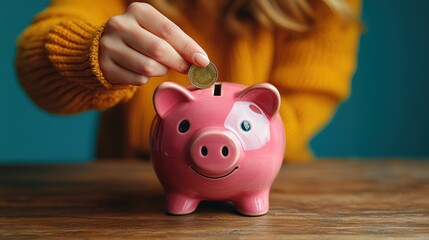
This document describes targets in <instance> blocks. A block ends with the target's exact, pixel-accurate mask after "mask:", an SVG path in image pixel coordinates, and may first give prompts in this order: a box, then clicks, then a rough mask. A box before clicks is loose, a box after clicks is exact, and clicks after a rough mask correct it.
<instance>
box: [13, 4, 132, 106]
mask: <svg viewBox="0 0 429 240" xmlns="http://www.w3.org/2000/svg"><path fill="white" fill-rule="evenodd" d="M77 2H79V1H77ZM64 5H67V4H63V3H62V1H57V2H54V4H53V5H51V6H50V7H48V8H47V9H46V10H45V11H44V12H43V13H41V14H40V15H39V16H38V17H37V18H36V19H35V21H34V22H33V23H32V24H31V25H30V26H29V27H28V28H27V29H26V30H25V32H24V33H23V34H22V35H21V37H20V39H19V41H18V51H17V56H16V67H17V73H18V77H19V80H20V82H21V84H22V86H23V88H24V89H25V90H26V92H27V93H28V95H29V96H30V98H31V99H33V100H34V102H35V103H36V104H38V105H39V106H40V107H42V108H43V109H45V110H47V111H50V112H54V113H61V114H70V113H77V112H82V111H85V110H88V109H99V110H102V109H106V108H108V107H111V106H113V105H115V104H116V103H118V102H121V101H124V100H126V99H128V98H130V97H131V96H132V94H133V93H134V91H135V89H134V88H133V87H131V86H128V85H112V84H110V83H109V82H108V81H106V80H105V79H104V77H103V74H102V72H101V71H100V68H99V65H98V42H99V39H100V36H101V34H102V31H103V22H105V19H106V18H107V17H108V15H109V13H106V14H99V15H98V16H94V15H92V16H90V17H89V16H88V17H87V15H86V12H87V11H89V12H90V11H91V10H90V9H86V10H85V8H84V7H83V6H79V3H75V5H76V6H75V5H73V6H64Z"/></svg>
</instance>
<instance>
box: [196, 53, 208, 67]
mask: <svg viewBox="0 0 429 240" xmlns="http://www.w3.org/2000/svg"><path fill="white" fill-rule="evenodd" d="M193 60H194V63H196V64H197V65H199V66H200V67H206V66H207V65H209V63H210V60H209V58H208V57H207V56H206V55H204V54H202V53H195V54H194V56H193Z"/></svg>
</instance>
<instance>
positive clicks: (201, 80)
mask: <svg viewBox="0 0 429 240" xmlns="http://www.w3.org/2000/svg"><path fill="white" fill-rule="evenodd" d="M188 78H189V81H191V83H192V85H194V86H195V87H197V88H209V87H211V86H212V85H213V84H214V83H215V82H216V80H217V68H216V66H215V65H214V64H213V63H212V62H210V63H209V65H207V67H198V66H195V65H192V66H191V67H190V68H189V71H188Z"/></svg>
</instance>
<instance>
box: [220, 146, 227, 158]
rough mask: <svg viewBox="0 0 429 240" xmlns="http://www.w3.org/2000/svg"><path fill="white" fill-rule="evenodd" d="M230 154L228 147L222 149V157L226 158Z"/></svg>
mask: <svg viewBox="0 0 429 240" xmlns="http://www.w3.org/2000/svg"><path fill="white" fill-rule="evenodd" d="M228 154H229V150H228V147H226V146H223V147H222V155H223V156H224V157H226V156H228Z"/></svg>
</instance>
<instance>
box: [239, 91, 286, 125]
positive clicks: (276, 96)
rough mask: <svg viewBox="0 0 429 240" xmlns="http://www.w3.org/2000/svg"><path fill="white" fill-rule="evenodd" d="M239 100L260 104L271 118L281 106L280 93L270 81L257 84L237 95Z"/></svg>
mask: <svg viewBox="0 0 429 240" xmlns="http://www.w3.org/2000/svg"><path fill="white" fill-rule="evenodd" d="M236 98H237V100H239V101H249V102H253V103H255V104H256V105H258V106H259V107H260V108H261V109H262V110H263V111H264V113H265V114H266V115H267V117H268V118H269V119H270V120H271V119H272V118H273V117H274V116H275V115H276V114H277V112H278V111H279V108H280V93H279V91H278V90H277V88H276V87H274V86H273V85H271V84H269V83H261V84H255V85H252V86H250V87H248V88H245V89H244V90H242V91H240V92H238V93H237V95H236Z"/></svg>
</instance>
